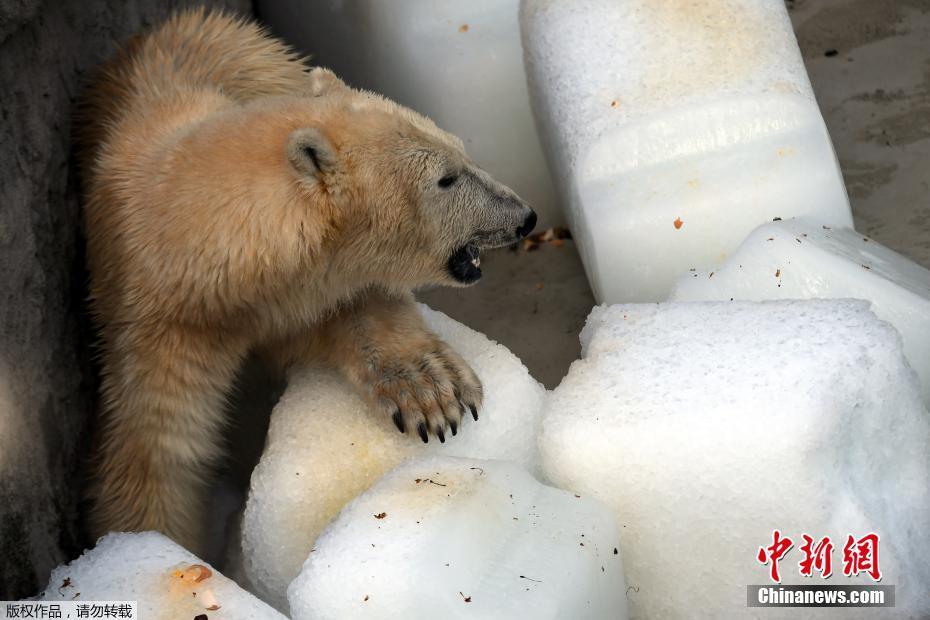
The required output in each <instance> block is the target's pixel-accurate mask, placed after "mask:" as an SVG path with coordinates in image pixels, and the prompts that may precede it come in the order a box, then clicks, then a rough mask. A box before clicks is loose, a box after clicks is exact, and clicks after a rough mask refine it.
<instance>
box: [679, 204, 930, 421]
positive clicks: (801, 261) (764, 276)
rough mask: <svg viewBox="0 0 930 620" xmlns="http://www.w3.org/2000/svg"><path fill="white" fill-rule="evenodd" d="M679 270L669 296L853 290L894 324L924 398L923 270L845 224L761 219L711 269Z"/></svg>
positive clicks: (929, 298) (927, 394) (929, 377)
mask: <svg viewBox="0 0 930 620" xmlns="http://www.w3.org/2000/svg"><path fill="white" fill-rule="evenodd" d="M712 273H713V275H711V273H710V272H707V271H694V272H688V273H687V274H685V275H684V276H682V277H681V278H680V279H679V280H678V283H677V284H676V286H675V289H674V290H673V291H672V295H671V297H670V299H671V300H678V301H703V300H722V301H726V300H729V299H745V300H753V301H761V300H763V299H806V298H812V297H819V298H837V297H854V298H857V299H867V300H869V301H871V302H872V310H873V311H874V312H875V314H876V315H878V317H879V318H881V319H884V320H886V321H888V322H889V323H891V324H892V325H894V326H895V327H896V328H897V330H898V331H899V332H900V333H901V336H902V338H903V340H904V354H905V355H906V356H907V359H908V361H909V362H910V364H911V366H912V367H913V368H914V370H916V371H917V375H918V376H919V377H920V379H921V384H922V388H921V389H922V394H923V398H924V402H925V403H927V402H930V271H928V270H927V269H924V268H923V267H921V266H920V265H918V264H917V263H915V262H913V261H911V260H909V259H907V258H905V257H904V256H901V255H900V254H898V253H896V252H893V251H892V250H889V249H888V248H886V247H885V246H883V245H880V244H878V243H876V242H875V241H873V240H872V239H869V238H868V237H865V236H863V235H862V234H861V233H858V232H856V231H854V230H852V229H849V228H832V227H829V226H825V225H823V224H820V223H817V222H814V221H811V220H805V219H791V220H782V221H778V222H772V223H769V224H766V225H764V226H760V227H759V228H757V229H756V230H754V231H753V232H752V234H750V235H749V237H747V238H746V240H745V241H744V242H743V244H742V245H741V246H740V247H739V249H738V250H737V251H736V252H734V253H733V255H732V256H731V257H730V258H729V259H728V260H727V261H726V262H725V263H724V264H723V265H722V266H720V267H717V268H715V269H714V271H713V272H712Z"/></svg>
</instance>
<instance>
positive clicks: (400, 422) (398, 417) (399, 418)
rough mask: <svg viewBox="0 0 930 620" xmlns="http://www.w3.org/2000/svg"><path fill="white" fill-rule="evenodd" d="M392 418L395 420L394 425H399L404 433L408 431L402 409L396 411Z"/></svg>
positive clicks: (398, 427)
mask: <svg viewBox="0 0 930 620" xmlns="http://www.w3.org/2000/svg"><path fill="white" fill-rule="evenodd" d="M391 419H392V420H394V426H396V427H397V430H399V431H400V432H402V433H406V432H407V429H406V428H405V427H404V416H402V415H401V413H400V409H398V410H397V411H395V412H394V415H393V416H391Z"/></svg>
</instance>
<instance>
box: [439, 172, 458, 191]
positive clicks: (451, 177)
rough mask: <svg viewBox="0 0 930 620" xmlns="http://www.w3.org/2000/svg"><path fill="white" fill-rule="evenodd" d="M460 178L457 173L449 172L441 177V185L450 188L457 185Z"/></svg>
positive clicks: (443, 187)
mask: <svg viewBox="0 0 930 620" xmlns="http://www.w3.org/2000/svg"><path fill="white" fill-rule="evenodd" d="M458 180H459V175H457V174H447V175H446V176H444V177H442V178H441V179H439V183H438V185H439V187H441V188H442V189H448V188H450V187H452V186H453V185H455V182H456V181H458Z"/></svg>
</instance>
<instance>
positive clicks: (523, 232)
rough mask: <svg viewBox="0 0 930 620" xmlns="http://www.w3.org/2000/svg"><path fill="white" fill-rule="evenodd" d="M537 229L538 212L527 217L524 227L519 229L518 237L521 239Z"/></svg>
mask: <svg viewBox="0 0 930 620" xmlns="http://www.w3.org/2000/svg"><path fill="white" fill-rule="evenodd" d="M535 227H536V212H535V211H530V214H529V215H527V216H526V219H525V220H524V221H523V226H521V227H520V228H518V229H517V236H518V237H520V238H521V239H522V238H523V237H525V236H527V235H528V234H530V233H531V232H532V231H533V228H535Z"/></svg>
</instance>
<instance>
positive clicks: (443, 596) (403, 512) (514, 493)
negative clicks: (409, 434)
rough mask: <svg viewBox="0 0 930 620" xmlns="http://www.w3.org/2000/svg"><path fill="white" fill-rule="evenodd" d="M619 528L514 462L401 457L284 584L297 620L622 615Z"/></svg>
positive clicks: (614, 619)
mask: <svg viewBox="0 0 930 620" xmlns="http://www.w3.org/2000/svg"><path fill="white" fill-rule="evenodd" d="M618 530H619V528H618V527H617V522H616V520H615V519H614V516H613V514H612V513H611V511H610V510H608V508H607V507H606V506H604V505H603V504H601V503H600V502H596V501H594V500H592V499H590V498H587V497H579V496H577V495H574V494H572V493H569V492H567V491H562V490H560V489H554V488H552V487H548V486H544V485H542V484H540V483H538V482H536V480H534V479H533V477H532V476H530V475H529V474H528V473H527V472H526V471H525V470H523V469H522V468H521V467H520V466H519V465H516V464H514V463H509V462H505V461H485V460H473V459H454V458H447V457H432V458H428V459H420V460H415V461H412V462H410V463H406V464H404V465H402V466H400V467H398V468H397V469H396V470H394V471H392V472H391V473H389V474H388V475H386V476H385V477H384V478H382V479H381V480H380V481H379V482H378V483H377V484H376V485H375V486H374V487H372V488H371V489H370V490H368V491H367V492H366V493H364V494H363V495H361V496H360V497H358V499H356V500H355V501H353V502H352V503H351V504H349V505H348V506H346V507H345V509H344V510H343V511H342V512H341V513H340V515H339V517H338V518H337V519H336V520H335V521H334V522H333V523H332V524H331V525H330V526H329V527H328V528H327V529H326V530H325V531H324V532H323V534H322V535H321V536H320V538H319V539H318V540H317V543H316V549H315V550H314V552H313V553H311V554H310V555H309V557H308V558H307V562H306V564H304V566H303V570H302V571H301V573H300V576H298V577H297V578H296V579H295V580H294V581H293V582H292V583H291V585H290V587H288V600H289V601H290V608H291V615H292V617H293V618H294V620H311V619H312V620H327V619H332V620H341V619H343V618H384V619H389V618H404V619H406V620H416V619H423V620H433V619H437V618H444V619H449V620H452V619H454V618H476V619H477V618H481V619H483V620H510V619H516V618H536V619H539V620H543V619H546V618H549V619H552V620H556V619H562V618H571V619H573V620H583V619H590V620H601V619H607V618H609V619H611V620H625V619H626V617H627V613H626V612H627V610H626V598H625V592H626V586H625V583H624V579H623V566H622V562H621V555H620V554H619V553H617V552H616V551H618V545H619V542H618V541H619V536H620V534H619V531H618Z"/></svg>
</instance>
